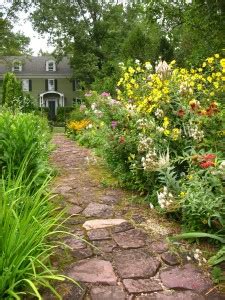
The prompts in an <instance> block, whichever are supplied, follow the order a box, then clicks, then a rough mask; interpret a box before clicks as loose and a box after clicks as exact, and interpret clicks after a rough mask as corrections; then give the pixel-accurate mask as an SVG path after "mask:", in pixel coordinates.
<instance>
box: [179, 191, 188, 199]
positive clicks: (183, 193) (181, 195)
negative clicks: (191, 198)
mask: <svg viewBox="0 0 225 300" xmlns="http://www.w3.org/2000/svg"><path fill="white" fill-rule="evenodd" d="M186 194H187V193H185V192H180V194H179V196H180V197H181V198H183V197H185V196H186Z"/></svg>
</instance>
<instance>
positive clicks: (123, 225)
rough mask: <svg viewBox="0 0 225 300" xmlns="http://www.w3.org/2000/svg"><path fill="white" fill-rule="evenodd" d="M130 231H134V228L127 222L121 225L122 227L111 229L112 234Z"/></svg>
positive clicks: (117, 226)
mask: <svg viewBox="0 0 225 300" xmlns="http://www.w3.org/2000/svg"><path fill="white" fill-rule="evenodd" d="M130 229H134V226H133V225H131V224H130V223H129V222H127V221H125V222H123V223H121V224H120V225H116V226H114V227H112V228H111V232H112V233H118V232H124V231H127V230H130Z"/></svg>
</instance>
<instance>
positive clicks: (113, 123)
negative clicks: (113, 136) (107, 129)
mask: <svg viewBox="0 0 225 300" xmlns="http://www.w3.org/2000/svg"><path fill="white" fill-rule="evenodd" d="M117 124H118V122H117V121H112V123H111V126H112V128H113V129H115V128H116V126H117Z"/></svg>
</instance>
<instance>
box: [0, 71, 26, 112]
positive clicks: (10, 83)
mask: <svg viewBox="0 0 225 300" xmlns="http://www.w3.org/2000/svg"><path fill="white" fill-rule="evenodd" d="M22 102H23V91H22V84H21V82H20V81H18V80H17V79H16V76H15V75H14V74H13V73H6V75H5V77H4V80H3V94H2V104H3V105H6V106H7V107H10V108H11V109H12V110H13V111H15V110H16V109H17V108H20V106H21V103H22Z"/></svg>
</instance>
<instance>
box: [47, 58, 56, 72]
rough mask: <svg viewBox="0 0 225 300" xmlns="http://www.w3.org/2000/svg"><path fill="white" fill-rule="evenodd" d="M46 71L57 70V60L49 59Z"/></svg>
mask: <svg viewBox="0 0 225 300" xmlns="http://www.w3.org/2000/svg"><path fill="white" fill-rule="evenodd" d="M46 71H48V72H55V71H56V66H55V61H54V60H49V61H47V62H46Z"/></svg>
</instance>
